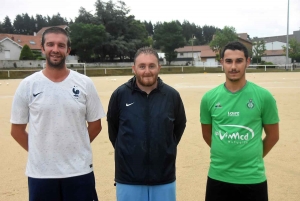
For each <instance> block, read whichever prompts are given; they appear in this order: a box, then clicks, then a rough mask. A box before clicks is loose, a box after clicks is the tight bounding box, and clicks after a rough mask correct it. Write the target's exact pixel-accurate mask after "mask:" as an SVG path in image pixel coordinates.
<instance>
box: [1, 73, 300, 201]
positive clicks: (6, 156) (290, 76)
mask: <svg viewBox="0 0 300 201" xmlns="http://www.w3.org/2000/svg"><path fill="white" fill-rule="evenodd" d="M248 71H249V70H248ZM130 77H131V76H130V75H126V76H99V77H92V80H93V82H94V84H95V86H96V89H97V91H98V94H99V96H100V98H101V101H102V104H103V106H104V109H105V111H107V105H108V101H109V98H110V96H111V94H112V92H113V90H115V89H116V88H117V87H118V86H119V85H121V84H123V83H124V82H126V81H127V80H128V79H130ZM160 77H161V78H162V79H163V81H164V82H165V83H167V84H169V85H171V86H172V87H174V88H175V89H177V90H178V91H179V92H180V94H181V97H182V100H183V102H184V105H185V110H186V115H187V127H186V130H185V132H184V134H183V137H182V140H181V142H180V144H179V146H178V157H177V201H202V200H204V194H205V186H206V178H207V171H208V166H209V147H208V146H207V145H206V144H205V142H204V140H203V139H202V136H201V127H200V122H199V103H200V100H201V98H202V96H203V94H204V93H205V92H206V91H208V90H209V89H211V88H213V87H215V86H217V85H219V84H222V83H223V82H224V81H225V76H224V74H223V73H218V72H216V73H197V74H182V73H178V74H161V75H160ZM247 79H248V80H249V81H253V82H255V83H256V84H258V85H260V86H263V87H265V88H266V89H268V90H269V91H270V92H271V93H272V94H273V96H274V97H275V99H276V100H277V104H278V109H279V115H280V140H279V142H278V143H277V144H276V146H275V147H274V149H273V150H271V152H270V153H269V154H268V155H267V156H266V158H265V165H266V171H267V178H268V186H269V200H270V201H282V200H284V201H298V200H299V198H300V190H299V187H300V166H299V164H300V135H299V133H298V132H299V130H300V123H299V119H300V104H299V100H300V73H299V72H292V73H291V72H276V73H270V72H269V73H263V72H262V73H248V74H247ZM20 81H21V79H2V80H0V82H1V83H2V84H1V85H0V106H1V112H0V152H1V155H0V161H1V162H0V169H1V172H0V178H1V182H0V200H3V201H20V200H28V188H27V177H26V176H25V174H24V172H25V166H26V160H27V153H26V152H25V151H24V150H23V149H22V148H21V147H20V146H19V145H18V144H17V143H16V142H15V141H14V140H13V138H12V137H11V136H10V122H9V118H10V109H11V102H12V99H13V95H14V92H15V90H16V88H17V86H18V84H19V83H20ZM6 83H9V84H8V85H6ZM102 125H103V130H102V132H101V133H100V134H99V136H98V137H97V138H96V139H95V140H94V142H93V143H92V148H93V155H94V171H95V177H96V188H97V192H98V197H99V200H104V201H113V200H116V199H115V187H114V185H113V184H114V181H113V179H114V158H113V154H114V150H113V147H112V145H111V143H110V141H109V139H108V133H107V123H106V119H105V118H104V119H102Z"/></svg>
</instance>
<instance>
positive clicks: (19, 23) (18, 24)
mask: <svg viewBox="0 0 300 201" xmlns="http://www.w3.org/2000/svg"><path fill="white" fill-rule="evenodd" d="M14 28H15V33H16V34H24V32H25V25H24V19H23V17H22V15H17V16H16V18H15V20H14Z"/></svg>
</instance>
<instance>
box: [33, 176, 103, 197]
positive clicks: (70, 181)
mask: <svg viewBox="0 0 300 201" xmlns="http://www.w3.org/2000/svg"><path fill="white" fill-rule="evenodd" d="M28 188H29V201H41V200H42V201H62V200H64V201H83V200H84V201H85V200H90V201H92V200H94V201H98V197H97V193H96V188H95V177H94V173H93V172H91V173H89V174H85V175H81V176H76V177H68V178H62V179H37V178H32V177H28Z"/></svg>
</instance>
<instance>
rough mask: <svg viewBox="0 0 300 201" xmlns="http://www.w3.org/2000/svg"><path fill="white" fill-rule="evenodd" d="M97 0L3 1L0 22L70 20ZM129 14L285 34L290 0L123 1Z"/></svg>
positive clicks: (293, 25)
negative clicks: (19, 17)
mask: <svg viewBox="0 0 300 201" xmlns="http://www.w3.org/2000/svg"><path fill="white" fill-rule="evenodd" d="M95 2H96V0H80V1H79V0H72V1H66V0H50V1H45V0H42V1H41V0H1V4H0V21H1V22H3V20H4V18H5V16H9V17H10V19H11V21H12V22H13V21H14V19H15V17H16V15H18V14H22V13H28V14H29V16H32V15H33V16H35V15H36V14H41V15H43V16H47V15H49V16H52V15H53V14H57V13H58V12H59V13H60V15H61V16H62V17H66V18H67V19H68V20H70V19H73V20H74V18H75V17H76V16H78V10H79V8H80V7H84V8H85V9H86V10H87V11H91V13H94V12H95V5H94V4H95ZM114 2H116V1H114ZM124 2H125V3H126V5H127V6H128V7H129V9H130V10H131V11H130V14H131V15H134V16H135V19H137V20H141V21H144V20H146V21H151V22H152V23H153V24H154V23H156V22H157V21H161V22H170V21H172V20H179V21H180V22H183V20H187V21H189V22H191V23H195V24H196V25H199V26H201V27H202V26H203V25H212V26H216V27H218V28H223V27H224V26H233V27H235V28H236V31H237V33H248V34H249V35H250V37H254V36H257V37H266V36H276V35H286V33H287V8H288V0H252V1H250V0H181V1H180V0H172V1H171V0H148V1H144V0H124ZM289 13H290V15H289V16H290V17H289V33H290V34H292V33H293V31H296V30H300V0H290V12H289Z"/></svg>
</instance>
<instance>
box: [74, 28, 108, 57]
mask: <svg viewBox="0 0 300 201" xmlns="http://www.w3.org/2000/svg"><path fill="white" fill-rule="evenodd" d="M106 37H107V36H106V33H105V28H104V26H103V25H94V24H83V23H74V24H72V25H71V26H70V38H71V41H72V49H73V50H74V51H75V52H76V54H77V55H78V56H79V59H80V60H81V61H86V62H88V61H91V60H92V57H97V56H98V55H97V52H99V49H101V46H102V44H103V42H104V41H106Z"/></svg>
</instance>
